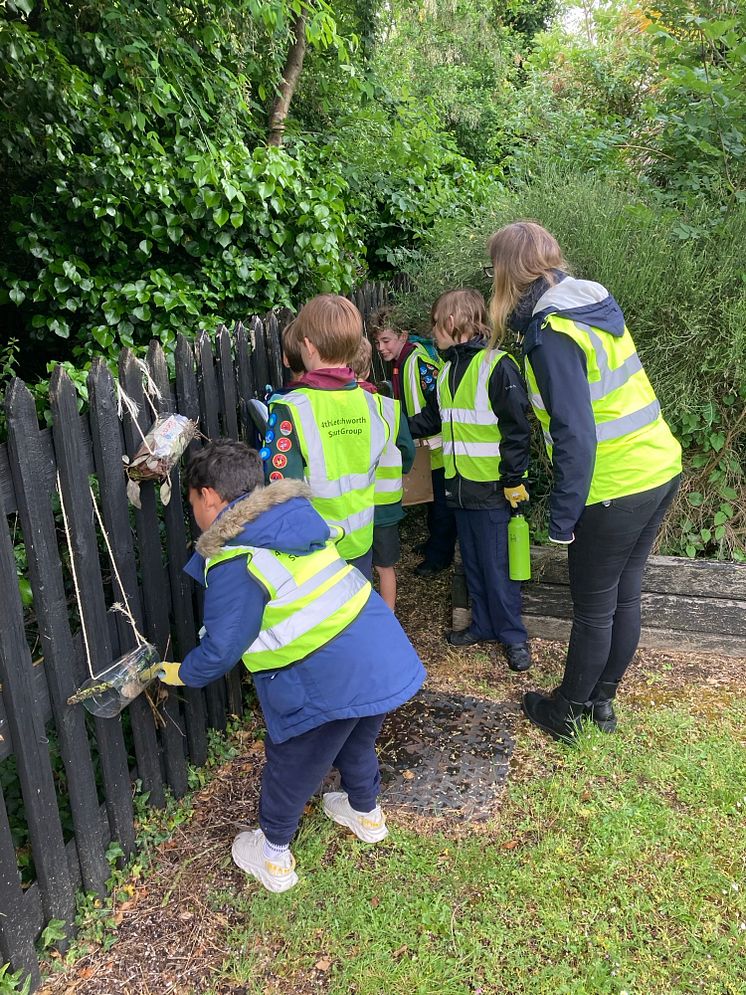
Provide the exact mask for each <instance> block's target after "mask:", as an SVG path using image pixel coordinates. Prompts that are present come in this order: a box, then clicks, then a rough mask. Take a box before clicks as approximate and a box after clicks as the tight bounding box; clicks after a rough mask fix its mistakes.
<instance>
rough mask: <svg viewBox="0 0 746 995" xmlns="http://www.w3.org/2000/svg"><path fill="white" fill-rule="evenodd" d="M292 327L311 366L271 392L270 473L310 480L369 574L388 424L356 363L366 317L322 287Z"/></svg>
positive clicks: (345, 548)
mask: <svg viewBox="0 0 746 995" xmlns="http://www.w3.org/2000/svg"><path fill="white" fill-rule="evenodd" d="M292 333H293V335H294V336H295V338H296V342H297V344H298V348H299V351H300V354H301V357H302V359H303V365H304V366H305V369H306V372H305V374H304V375H303V376H302V377H300V379H298V380H297V381H296V382H295V383H293V384H292V386H291V387H290V388H289V389H288V390H287V391H285V393H284V394H282V395H281V396H280V395H274V396H273V397H271V398H270V400H269V423H268V430H267V434H266V437H265V444H264V447H263V448H262V450H261V456H262V458H263V459H264V461H265V467H266V471H265V472H266V477H267V480H268V481H270V482H271V481H277V480H284V479H286V478H288V477H293V478H295V479H298V480H305V482H306V483H307V484H308V485H309V487H310V488H311V501H312V503H313V506H314V508H315V509H316V510H317V511H318V513H319V514H320V515H321V517H322V518H323V519H324V520H325V521H326V522H328V523H329V524H330V525H337V526H340V528H341V529H342V530H343V533H344V535H343V538H342V539H341V540H340V541H339V544H338V549H339V552H340V554H341V555H342V556H343V557H344V558H345V559H346V560H348V561H349V562H350V563H354V564H355V566H356V567H358V569H359V570H361V571H362V572H363V573H364V574H365V576H366V577H367V578H368V579H370V577H371V572H372V570H371V558H372V554H371V548H372V545H373V509H374V489H375V486H374V485H375V473H376V466H377V465H378V461H379V460H380V458H381V455H382V453H383V451H384V448H385V446H386V443H387V441H388V435H389V430H388V426H387V425H386V422H385V421H384V419H383V418H382V417H381V413H380V410H379V408H378V405H377V404H376V401H375V399H374V398H373V397H372V396H371V395H370V394H369V393H368V392H367V391H364V390H361V389H360V387H359V386H358V384H357V381H356V378H355V374H354V373H353V371H352V370H351V369H350V365H349V364H350V360H351V358H352V357H353V356H354V355H355V353H356V352H357V349H358V347H359V345H360V341H361V339H362V335H363V319H362V316H361V314H360V312H359V311H358V309H357V308H356V307H355V305H354V304H352V303H351V302H350V301H348V300H347V298H346V297H340V296H338V295H336V294H320V295H319V296H317V297H313V298H312V299H311V300H310V301H308V303H307V304H305V305H304V306H303V307H302V308H301V310H300V312H299V313H298V316H297V318H295V320H294V321H293V323H292Z"/></svg>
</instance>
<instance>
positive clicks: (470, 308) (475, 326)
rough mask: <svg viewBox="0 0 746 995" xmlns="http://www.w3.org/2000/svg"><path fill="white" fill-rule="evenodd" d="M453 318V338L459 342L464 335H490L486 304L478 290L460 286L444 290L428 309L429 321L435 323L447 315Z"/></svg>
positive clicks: (471, 336) (486, 336)
mask: <svg viewBox="0 0 746 995" xmlns="http://www.w3.org/2000/svg"><path fill="white" fill-rule="evenodd" d="M449 316H450V317H452V318H453V332H452V333H451V334H452V335H453V338H454V339H455V341H456V342H460V341H461V339H462V337H463V336H464V335H467V334H468V337H469V338H474V336H476V335H480V336H484V337H485V338H489V337H490V333H491V331H492V329H491V328H490V325H489V318H488V317H487V305H486V304H485V302H484V297H482V295H481V294H480V293H479V291H478V290H473V289H472V288H471V287H462V288H461V289H460V290H446V292H445V293H444V294H441V295H440V297H438V299H437V300H436V301H435V303H434V304H433V306H432V308H431V309H430V321H431V322H432V324H433V325H435V324H436V323H437V322H438V321H443V320H444V319H445V318H447V317H449Z"/></svg>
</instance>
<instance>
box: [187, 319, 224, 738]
mask: <svg viewBox="0 0 746 995" xmlns="http://www.w3.org/2000/svg"><path fill="white" fill-rule="evenodd" d="M176 400H177V406H178V409H179V413H180V414H182V415H186V417H187V418H191V419H192V420H193V421H196V422H199V421H200V398H199V389H198V387H197V377H196V375H195V372H194V346H193V343H192V342H190V341H189V340H188V339H187V338H186V337H185V336H183V335H179V336H178V338H177V340H176ZM203 427H204V426H203ZM201 447H202V442H201V440H199V439H193V440H192V441H191V442H190V443H189V449H188V450H187V457H186V458H187V459H190V458H191V456H192V455H193V454H194V453H195V452H196V451H197V450H198V449H200V448H201ZM189 522H190V525H191V531H192V535H193V536H195V535H197V533H198V532H199V529H198V528H197V523H196V522H195V521H194V516H193V515H192V509H191V507H190V508H189ZM194 587H195V588H196V590H194V594H195V601H196V603H197V617H198V618H201V617H202V601H203V589H202V587H200V586H199V585H198V584H195V585H194ZM204 695H205V702H206V705H207V722H208V725H209V726H210V728H211V729H225V724H226V723H225V707H226V689H225V681H224V680H222V679H221V680H217V681H213V682H212V683H211V684H208V685H207V687H206V688H205V689H204Z"/></svg>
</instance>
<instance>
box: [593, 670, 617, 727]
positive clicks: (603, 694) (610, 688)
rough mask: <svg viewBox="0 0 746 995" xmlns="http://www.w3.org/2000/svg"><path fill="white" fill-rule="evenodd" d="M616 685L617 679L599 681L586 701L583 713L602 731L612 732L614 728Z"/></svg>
mask: <svg viewBox="0 0 746 995" xmlns="http://www.w3.org/2000/svg"><path fill="white" fill-rule="evenodd" d="M618 687H619V681H599V683H598V684H597V685H596V686H595V688H594V689H593V694H592V695H591V696H590V698H589V699H588V701H587V702H586V706H585V714H586V715H587V716H588V717H589V718H590V719H591V720H592V721H593V722H594V723H595V724H596V725H597V726H598V728H599V729H600V730H601V731H602V732H614V730H615V729H616V715H615V714H614V698H615V697H616V691H617V688H618Z"/></svg>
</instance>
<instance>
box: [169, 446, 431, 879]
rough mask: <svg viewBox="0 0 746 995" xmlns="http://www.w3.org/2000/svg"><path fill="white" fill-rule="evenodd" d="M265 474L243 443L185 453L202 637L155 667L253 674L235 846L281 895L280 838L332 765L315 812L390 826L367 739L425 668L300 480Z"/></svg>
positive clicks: (241, 859)
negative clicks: (245, 791)
mask: <svg viewBox="0 0 746 995" xmlns="http://www.w3.org/2000/svg"><path fill="white" fill-rule="evenodd" d="M263 477H264V471H263V467H262V463H261V460H260V459H259V456H258V454H257V453H256V452H255V451H254V450H251V449H249V448H248V447H246V446H244V445H243V444H242V443H238V442H233V441H229V440H222V441H220V442H217V443H211V444H209V445H207V446H205V447H204V449H202V450H201V451H200V452H199V453H197V454H196V455H195V457H194V458H193V459H192V462H191V463H190V465H189V468H188V470H187V484H188V488H189V500H190V503H191V505H192V509H193V511H194V517H195V520H196V522H197V525H198V526H199V527H200V528H201V529H202V535H201V537H200V539H199V541H198V543H197V547H196V549H197V552H196V553H195V554H194V555H193V557H192V558H191V560H190V561H189V563H188V564H187V566H186V567H185V570H186V572H187V573H188V574H189V575H190V576H191V577H193V578H194V579H195V580H197V581H198V582H199V583H201V584H203V585H204V586H205V598H204V633H203V636H202V639H201V641H200V644H199V646H197V647H196V648H195V649H194V650H192V651H191V652H190V653H188V654H187V656H186V657H185V659H184V661H183V662H182V663H181V664H176V663H165V664H162V665H161V671H160V673H159V676H160V677H161V680H163V681H165V682H166V683H169V684H185V685H187V686H188V687H203V686H204V685H206V684H209V683H210V681H213V680H215V679H216V678H218V677H220V676H221V675H223V674H225V673H226V672H227V671H228V670H230V668H231V667H232V666H233V665H234V664H235V662H236V661H237V660H239V659H243V661H244V663H245V665H246V667H247V668H248V669H249V671H250V672H251V673H252V676H253V678H254V683H255V686H256V692H257V697H258V698H259V703H260V705H261V708H262V712H263V714H264V718H265V721H266V724H267V736H266V739H265V752H266V764H265V767H264V770H263V773H262V786H261V793H260V798H259V826H260V828H259V829H256V830H254V831H252V832H243V833H240V834H239V835H238V836H237V837H236V839H235V841H234V843H233V851H232V852H233V859H234V861H235V863H236V864H237V865H238V866H239V867H241V868H242V869H243V870H245V871H246V872H247V873H249V874H251V875H253V876H254V877H255V878H257V879H258V880H259V881H260V882H261V883H262V884H263V885H264V887H265V888H267V889H268V890H269V891H275V892H279V891H286V890H287V889H288V888H292V887H293V885H294V884H295V883H296V882H297V880H298V879H297V875H296V873H295V860H294V858H293V856H292V854H291V852H290V849H289V845H290V842H291V840H292V838H293V836H294V835H295V832H296V829H297V827H298V822H299V820H300V817H301V815H302V813H303V809H304V807H305V805H306V803H307V802H308V800H309V799H310V798H311V796H312V795H313V794H314V792H315V791H316V790H317V789H318V787H319V785H320V784H321V782H322V780H323V778H324V777H325V775H326V774H327V773H328V771H329V770H330V769H331V768H332V767H335V768H337V770H339V773H340V775H341V782H342V783H341V786H342V791H339V792H330V793H327V794H325V795H324V798H323V809H324V812H325V814H326V815H327V816H328V817H329V818H330V819H332V820H333V821H335V822H337V823H339V824H340V825H343V826H346V827H347V828H348V829H350V830H351V831H352V832H353V833H354V834H355V835H356V836H358V838H360V839H362V840H364V841H366V842H370V843H375V842H378V841H380V840H382V839H384V838H385V836H386V835H387V829H386V821H385V817H384V815H383V812H382V811H381V808H380V806H379V805H378V803H377V796H378V791H379V788H380V775H379V769H378V759H377V756H376V751H375V742H376V738H377V737H378V733H379V731H380V729H381V724H382V722H383V720H384V718H385V716H386V713H387V712H389V711H391V710H392V709H394V708H397V707H398V706H399V705H401V704H403V703H404V702H405V701H407V700H408V699H409V698H411V697H412V696H413V695H414V694H415V693H416V692H417V691H418V689H419V688H420V687H421V686H422V683H423V681H424V679H425V670H424V668H423V666H422V663H421V662H420V660H419V658H418V656H417V654H416V653H415V651H414V649H413V647H412V645H411V643H410V642H409V640H408V638H407V636H406V635H405V634H404V631H403V630H402V628H401V626H400V625H399V623H398V622H397V621H396V618H395V617H394V615H393V614H392V612H391V611H390V610H389V609H388V608H387V607H386V605H385V604H384V603H383V601H382V600H381V599H380V597H379V596H378V595H377V594H376V593H375V592H374V591H373V590H372V588H371V585H370V583H369V582H368V581H367V580H366V579H365V577H363V575H362V574H361V573H360V572H359V571H358V570H356V569H355V567H353V566H351V565H350V564H348V563H346V562H345V561H344V560H343V559H342V558H341V557H340V556H339V554H338V553H337V551H336V548H335V544H334V539H335V538H336V537H335V536H333V535H332V534H331V532H330V527H329V526H328V525H327V524H326V522H324V520H323V519H322V518H321V516H320V515H319V514H318V513H317V512H316V511H315V510H314V508H313V507H312V505H311V503H310V501H309V496H310V491H309V488H308V487H307V485H306V484H304V483H302V482H301V481H297V480H283V481H278V482H276V483H272V484H270V485H269V486H266V487H265V486H263Z"/></svg>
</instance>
